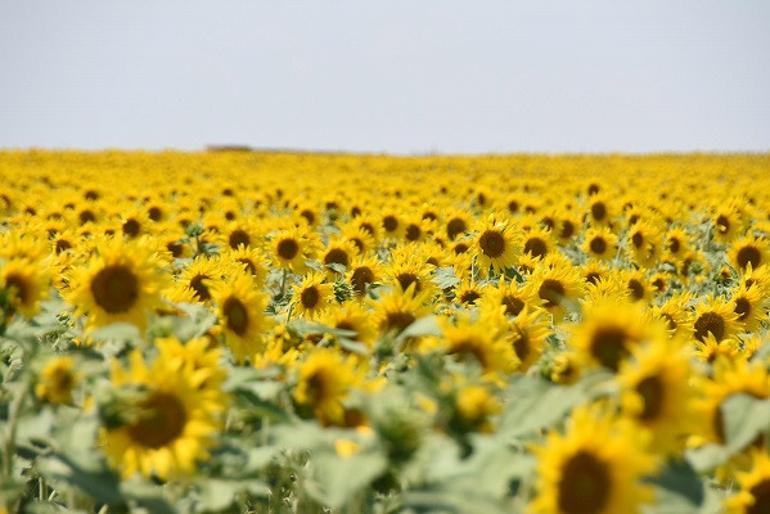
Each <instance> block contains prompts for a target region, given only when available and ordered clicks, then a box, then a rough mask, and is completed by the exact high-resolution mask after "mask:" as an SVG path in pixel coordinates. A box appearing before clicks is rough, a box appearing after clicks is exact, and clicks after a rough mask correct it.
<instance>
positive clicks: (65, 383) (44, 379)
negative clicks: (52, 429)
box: [35, 356, 80, 404]
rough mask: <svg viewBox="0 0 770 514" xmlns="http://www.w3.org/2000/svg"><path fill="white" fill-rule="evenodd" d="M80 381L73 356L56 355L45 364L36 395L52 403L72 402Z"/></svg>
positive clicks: (36, 388) (36, 387) (36, 386)
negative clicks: (74, 391) (73, 393)
mask: <svg viewBox="0 0 770 514" xmlns="http://www.w3.org/2000/svg"><path fill="white" fill-rule="evenodd" d="M79 383H80V374H79V373H78V372H77V371H75V361H74V359H72V357H66V356H64V357H54V358H51V359H49V360H48V361H47V362H46V363H45V366H43V369H42V371H41V372H40V377H39V378H38V381H37V384H36V385H35V395H36V396H37V397H38V398H40V399H41V400H44V401H47V402H50V403H64V404H71V403H72V391H73V390H74V389H75V388H76V387H77V386H78V384H79Z"/></svg>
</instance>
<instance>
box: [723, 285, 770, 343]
mask: <svg viewBox="0 0 770 514" xmlns="http://www.w3.org/2000/svg"><path fill="white" fill-rule="evenodd" d="M730 298H731V301H732V304H733V312H734V313H735V314H737V315H738V320H737V321H738V323H739V324H740V325H742V327H743V330H744V331H746V332H754V331H756V330H757V329H758V328H759V324H760V322H762V321H765V320H766V319H767V298H765V297H763V296H762V293H761V292H760V290H759V286H758V285H756V284H754V285H752V286H751V287H746V285H745V284H740V285H738V286H737V287H735V288H734V289H733V290H732V292H731V294H730Z"/></svg>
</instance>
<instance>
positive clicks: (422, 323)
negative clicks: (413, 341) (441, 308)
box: [398, 316, 441, 340]
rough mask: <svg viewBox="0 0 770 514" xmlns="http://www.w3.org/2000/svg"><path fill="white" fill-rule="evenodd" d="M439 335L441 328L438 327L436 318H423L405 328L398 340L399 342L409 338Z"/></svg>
mask: <svg viewBox="0 0 770 514" xmlns="http://www.w3.org/2000/svg"><path fill="white" fill-rule="evenodd" d="M440 335H441V328H440V327H439V326H438V320H437V318H436V316H425V317H422V318H420V319H418V320H416V321H415V322H414V323H412V324H411V325H409V326H408V327H406V328H405V329H404V330H403V332H401V333H400V334H399V335H398V339H399V340H401V339H406V338H409V337H422V336H440Z"/></svg>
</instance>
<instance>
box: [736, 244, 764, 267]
mask: <svg viewBox="0 0 770 514" xmlns="http://www.w3.org/2000/svg"><path fill="white" fill-rule="evenodd" d="M736 260H737V261H738V266H740V267H741V268H745V267H746V266H748V265H749V263H751V267H752V268H754V269H756V268H757V266H759V263H760V262H761V260H762V254H760V253H759V249H758V248H756V247H754V246H744V247H743V248H741V249H740V250H738V255H737V257H736Z"/></svg>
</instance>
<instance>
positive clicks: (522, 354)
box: [513, 330, 532, 362]
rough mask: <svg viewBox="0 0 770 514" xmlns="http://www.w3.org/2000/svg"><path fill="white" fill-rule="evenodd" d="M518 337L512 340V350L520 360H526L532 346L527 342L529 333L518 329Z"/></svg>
mask: <svg viewBox="0 0 770 514" xmlns="http://www.w3.org/2000/svg"><path fill="white" fill-rule="evenodd" d="M518 336H519V337H518V338H517V339H516V340H515V341H514V342H513V351H515V352H516V356H517V357H518V358H519V360H520V361H522V362H523V361H525V360H527V357H529V354H530V353H532V347H531V345H530V343H529V334H527V333H526V332H525V331H522V330H519V333H518Z"/></svg>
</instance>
